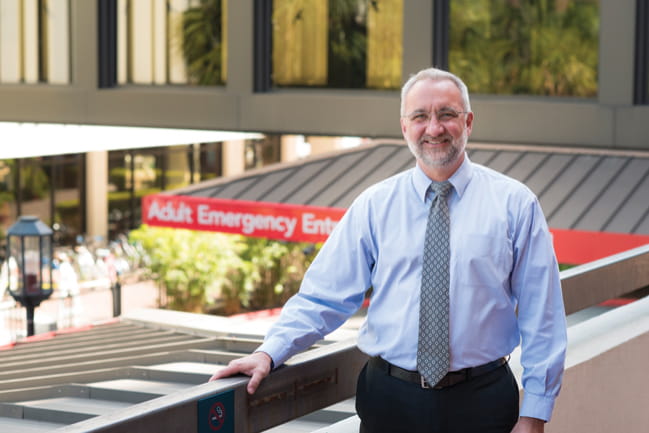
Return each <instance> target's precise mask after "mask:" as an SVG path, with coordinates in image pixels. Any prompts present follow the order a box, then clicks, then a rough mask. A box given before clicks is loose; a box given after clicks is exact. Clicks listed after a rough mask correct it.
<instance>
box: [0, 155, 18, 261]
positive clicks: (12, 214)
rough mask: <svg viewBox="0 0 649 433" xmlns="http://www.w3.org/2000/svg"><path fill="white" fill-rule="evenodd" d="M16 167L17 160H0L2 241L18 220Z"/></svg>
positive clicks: (0, 226)
mask: <svg viewBox="0 0 649 433" xmlns="http://www.w3.org/2000/svg"><path fill="white" fill-rule="evenodd" d="M15 167H16V162H15V160H12V159H4V160H0V239H2V238H4V236H5V235H6V233H7V229H8V228H9V227H11V225H12V224H13V223H14V222H16V220H17V219H18V209H17V203H16V171H15ZM0 256H4V250H2V251H0Z"/></svg>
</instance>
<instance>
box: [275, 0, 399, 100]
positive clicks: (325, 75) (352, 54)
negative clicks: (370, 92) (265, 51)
mask: <svg viewBox="0 0 649 433" xmlns="http://www.w3.org/2000/svg"><path fill="white" fill-rule="evenodd" d="M402 39H403V0H371V1H370V0H329V1H317V2H314V1H311V0H274V1H273V10H272V40H273V43H272V84H273V85H274V86H278V87H282V86H285V87H296V86H302V87H304V86H311V87H333V88H374V89H398V88H399V87H400V85H401V68H402Z"/></svg>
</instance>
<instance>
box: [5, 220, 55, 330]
mask: <svg viewBox="0 0 649 433" xmlns="http://www.w3.org/2000/svg"><path fill="white" fill-rule="evenodd" d="M52 234H53V232H52V229H50V228H49V227H48V226H46V225H45V224H44V223H43V222H42V221H40V220H39V219H38V218H37V217H35V216H21V217H20V219H19V220H18V221H17V222H16V223H15V224H14V225H12V226H11V227H9V230H7V269H8V270H9V274H10V277H9V278H8V279H7V284H8V289H9V293H10V294H11V296H12V297H13V298H14V299H15V300H16V302H19V303H20V304H21V305H22V306H24V307H25V309H26V310H27V335H28V336H30V335H34V308H36V307H37V306H38V305H39V304H40V303H41V301H43V300H44V299H47V298H49V297H50V295H51V294H52V290H53V286H52ZM12 267H13V268H14V269H12ZM14 272H15V273H16V274H15V276H12V275H11V274H12V273H14Z"/></svg>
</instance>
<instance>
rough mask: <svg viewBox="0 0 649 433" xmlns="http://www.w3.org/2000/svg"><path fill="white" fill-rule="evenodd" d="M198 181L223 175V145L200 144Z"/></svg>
mask: <svg viewBox="0 0 649 433" xmlns="http://www.w3.org/2000/svg"><path fill="white" fill-rule="evenodd" d="M198 162H199V169H198V181H199V182H200V181H203V180H208V179H214V178H216V177H221V176H222V175H223V143H200V147H199V156H198Z"/></svg>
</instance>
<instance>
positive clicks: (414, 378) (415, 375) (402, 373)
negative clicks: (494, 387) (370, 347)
mask: <svg viewBox="0 0 649 433" xmlns="http://www.w3.org/2000/svg"><path fill="white" fill-rule="evenodd" d="M505 364H507V359H506V358H500V359H497V360H495V361H491V362H489V363H487V364H483V365H479V366H477V367H470V368H464V369H462V370H458V371H449V372H448V373H447V374H446V376H444V377H443V378H442V380H440V381H439V382H438V383H437V384H436V385H435V386H430V385H429V384H428V383H426V380H425V379H424V377H423V376H422V375H421V374H419V372H417V371H411V370H405V369H403V368H401V367H397V366H396V365H393V364H390V363H389V362H388V361H386V360H385V359H383V358H380V357H378V356H375V357H373V358H370V360H369V365H370V366H372V367H374V368H378V369H380V370H382V371H384V372H386V373H387V374H389V375H390V376H392V377H396V378H397V379H401V380H404V381H406V382H412V383H417V384H419V385H421V387H422V388H430V389H442V388H447V387H449V386H453V385H457V384H459V383H462V382H465V381H467V380H470V379H471V378H472V377H476V376H480V375H482V374H486V373H489V372H490V371H493V370H495V369H497V368H499V367H502V366H503V365H505Z"/></svg>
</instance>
